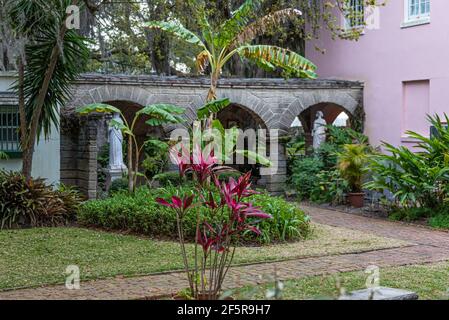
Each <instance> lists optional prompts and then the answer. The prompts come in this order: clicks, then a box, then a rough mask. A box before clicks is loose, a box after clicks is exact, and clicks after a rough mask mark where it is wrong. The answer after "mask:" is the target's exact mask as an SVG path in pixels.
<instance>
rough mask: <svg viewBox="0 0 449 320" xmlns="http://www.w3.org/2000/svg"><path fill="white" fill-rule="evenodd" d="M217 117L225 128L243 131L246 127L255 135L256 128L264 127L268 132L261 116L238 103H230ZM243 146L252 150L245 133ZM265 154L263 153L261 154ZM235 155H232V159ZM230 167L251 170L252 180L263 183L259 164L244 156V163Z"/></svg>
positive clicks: (243, 171) (245, 170) (244, 170)
mask: <svg viewBox="0 0 449 320" xmlns="http://www.w3.org/2000/svg"><path fill="white" fill-rule="evenodd" d="M217 119H218V120H220V122H221V124H222V125H223V127H224V128H225V129H230V128H232V127H237V128H239V129H241V130H243V131H245V130H248V129H253V130H255V131H254V132H255V135H256V136H257V130H258V129H265V130H266V134H267V135H268V134H269V131H268V130H267V126H266V124H265V122H264V121H263V120H262V118H261V117H260V116H259V115H257V114H256V113H255V112H253V111H252V110H249V109H248V108H246V107H244V106H242V105H239V104H231V105H229V106H228V107H226V108H225V109H223V110H221V111H220V112H219V113H218V114H217ZM268 140H269V137H268V136H267V145H266V149H267V153H268V152H269V144H268ZM244 148H245V150H252V148H251V147H249V145H248V138H247V137H246V135H245V141H244ZM263 155H264V156H265V154H263ZM235 159H236V157H235V156H234V160H235ZM231 167H233V168H235V169H236V170H238V171H240V172H242V173H245V172H248V171H251V172H252V175H253V178H254V182H255V183H256V184H258V185H265V183H266V182H265V179H263V177H261V175H260V165H259V164H252V163H250V161H249V160H248V159H247V158H245V159H244V163H241V164H235V161H234V164H233V165H231Z"/></svg>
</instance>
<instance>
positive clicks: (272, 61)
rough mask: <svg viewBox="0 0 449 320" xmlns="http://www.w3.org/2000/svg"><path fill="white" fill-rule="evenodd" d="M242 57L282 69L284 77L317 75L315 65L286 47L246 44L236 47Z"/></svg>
mask: <svg viewBox="0 0 449 320" xmlns="http://www.w3.org/2000/svg"><path fill="white" fill-rule="evenodd" d="M237 52H238V53H239V55H240V56H241V57H243V58H247V59H249V60H252V61H255V62H256V63H257V64H258V65H259V66H262V67H267V68H269V69H271V70H273V68H274V67H277V68H280V69H282V70H283V72H284V75H285V76H286V77H296V78H311V79H315V78H316V77H317V75H316V73H315V70H316V66H315V65H314V64H313V63H312V62H311V61H309V60H307V59H306V58H304V57H303V56H301V55H299V54H297V53H296V52H293V51H291V50H288V49H284V48H280V47H276V46H269V45H248V46H242V47H239V48H238V49H237Z"/></svg>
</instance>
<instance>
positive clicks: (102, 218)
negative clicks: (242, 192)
mask: <svg viewBox="0 0 449 320" xmlns="http://www.w3.org/2000/svg"><path fill="white" fill-rule="evenodd" d="M187 192H191V188H190V187H189V186H167V187H165V188H159V189H151V190H150V189H148V188H146V187H142V188H139V189H138V190H137V191H136V192H135V194H131V195H130V194H129V193H128V192H125V191H123V192H117V193H116V194H114V195H113V196H112V197H110V198H108V199H105V200H92V201H87V202H85V203H83V204H82V205H81V207H80V209H79V212H78V222H79V223H80V224H82V225H86V226H96V227H101V228H106V229H115V230H130V231H133V232H136V233H141V234H144V235H148V236H154V237H163V238H173V237H174V236H175V235H176V234H177V231H176V216H175V214H174V213H173V211H172V210H169V209H167V208H165V207H162V206H160V205H158V204H157V203H156V201H155V199H156V198H157V197H162V198H169V197H171V196H172V195H173V194H184V193H187ZM254 197H255V199H256V200H255V201H254V203H255V204H256V205H258V206H261V207H262V209H263V211H265V212H266V213H268V214H271V215H272V216H273V219H268V220H267V221H263V222H261V224H260V227H261V231H262V232H263V237H260V238H255V237H254V236H253V235H250V234H248V238H247V239H246V240H248V241H258V242H262V243H268V242H274V241H288V240H294V239H300V238H304V237H306V236H307V235H308V233H309V231H310V226H309V223H308V217H307V216H306V215H305V214H304V212H303V211H301V210H300V209H298V208H297V207H296V206H295V205H293V204H290V203H288V202H286V201H285V200H283V199H282V198H275V197H270V196H269V195H267V194H260V195H254ZM200 214H201V215H202V216H203V217H204V216H205V215H207V214H210V211H209V210H204V211H201V212H200ZM208 219H209V221H212V222H213V221H214V217H208ZM195 226H196V217H195V216H194V215H189V216H188V217H186V219H185V220H184V228H185V230H186V234H187V236H189V237H190V240H192V239H193V238H194V235H195Z"/></svg>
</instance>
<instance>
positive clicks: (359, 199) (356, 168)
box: [337, 144, 368, 208]
mask: <svg viewBox="0 0 449 320" xmlns="http://www.w3.org/2000/svg"><path fill="white" fill-rule="evenodd" d="M367 161H368V146H367V145H366V144H346V145H344V146H343V151H342V152H340V153H338V162H337V168H338V170H339V172H340V175H341V177H342V178H343V179H345V180H346V181H347V182H348V184H349V187H350V190H351V192H349V193H348V194H347V198H348V202H349V204H350V205H351V206H353V207H355V208H361V207H363V203H364V197H365V193H364V192H363V187H362V186H363V176H364V172H365V166H366V164H367Z"/></svg>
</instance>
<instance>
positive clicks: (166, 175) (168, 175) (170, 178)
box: [154, 171, 185, 187]
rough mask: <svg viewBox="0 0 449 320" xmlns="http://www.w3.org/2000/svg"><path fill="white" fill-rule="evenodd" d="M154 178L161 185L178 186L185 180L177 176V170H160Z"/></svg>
mask: <svg viewBox="0 0 449 320" xmlns="http://www.w3.org/2000/svg"><path fill="white" fill-rule="evenodd" d="M154 179H155V180H156V181H158V182H159V184H160V185H161V186H162V187H167V186H180V185H182V184H184V183H185V181H184V180H183V179H182V178H181V177H180V176H179V172H178V171H170V172H162V173H159V174H157V175H155V176H154Z"/></svg>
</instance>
